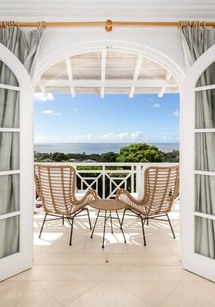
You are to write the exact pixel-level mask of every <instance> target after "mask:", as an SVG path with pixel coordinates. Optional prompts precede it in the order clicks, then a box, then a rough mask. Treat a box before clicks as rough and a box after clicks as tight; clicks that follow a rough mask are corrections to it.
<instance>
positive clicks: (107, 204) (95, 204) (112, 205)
mask: <svg viewBox="0 0 215 307" xmlns="http://www.w3.org/2000/svg"><path fill="white" fill-rule="evenodd" d="M125 206H126V204H125V203H123V202H122V201H120V200H118V199H99V198H98V199H96V200H93V201H92V202H91V203H90V207H92V208H95V209H98V210H105V211H111V210H115V211H116V210H121V209H124V208H125Z"/></svg>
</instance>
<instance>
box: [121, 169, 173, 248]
mask: <svg viewBox="0 0 215 307" xmlns="http://www.w3.org/2000/svg"><path fill="white" fill-rule="evenodd" d="M178 193H179V167H178V165H176V166H150V167H148V168H146V170H145V172H144V195H143V196H142V198H141V199H136V198H134V197H133V196H132V195H131V193H129V192H128V191H127V190H125V189H119V190H118V191H117V194H116V198H117V199H120V200H121V201H123V202H125V204H126V208H125V210H124V213H123V218H122V224H123V221H124V216H125V214H126V211H127V210H130V211H132V212H133V213H135V214H137V215H138V216H139V217H140V218H141V223H142V231H143V241H144V245H146V236H145V230H144V226H145V222H147V224H148V222H149V219H159V220H162V221H167V222H169V225H170V228H171V231H172V235H173V238H174V239H175V234H174V231H173V227H172V224H171V222H170V218H169V215H168V213H169V212H170V211H171V209H172V206H173V203H174V201H175V199H176V198H177V196H178ZM163 216H164V217H165V218H166V219H161V217H163Z"/></svg>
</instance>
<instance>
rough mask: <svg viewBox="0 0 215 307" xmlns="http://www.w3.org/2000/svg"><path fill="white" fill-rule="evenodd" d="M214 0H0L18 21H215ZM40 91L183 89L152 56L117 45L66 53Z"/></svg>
mask: <svg viewBox="0 0 215 307" xmlns="http://www.w3.org/2000/svg"><path fill="white" fill-rule="evenodd" d="M214 17H215V0H201V1H200V0H109V1H106V0H61V1H56V0H54V1H51V0H43V1H37V0H25V1H15V0H7V1H2V0H1V1H0V19H1V20H13V21H19V22H22V21H23V22H24V21H47V22H48V21H64V22H65V21H105V20H107V19H111V20H112V21H180V20H201V21H214ZM35 91H36V92H42V93H43V94H44V95H46V94H47V93H49V92H53V93H56V92H60V93H70V94H71V95H72V96H73V97H75V96H76V95H77V94H80V93H82V94H100V96H101V97H104V95H105V94H116V93H118V94H127V95H129V96H130V97H133V95H134V94H140V93H157V94H158V95H159V96H160V97H162V95H163V94H164V93H174V92H178V85H177V83H176V81H175V80H174V79H173V77H172V76H171V74H170V73H169V72H168V71H167V70H166V68H165V67H162V66H161V65H160V64H158V63H156V62H154V61H152V60H151V59H149V58H145V57H142V56H140V55H135V54H131V53H128V52H123V51H117V50H97V51H95V52H86V53H84V54H78V55H75V56H72V57H66V58H64V59H63V60H61V61H60V62H58V63H55V64H54V65H53V66H52V67H50V68H49V69H48V70H47V71H46V72H45V73H43V75H42V76H41V78H40V80H38V82H37V84H36V87H35Z"/></svg>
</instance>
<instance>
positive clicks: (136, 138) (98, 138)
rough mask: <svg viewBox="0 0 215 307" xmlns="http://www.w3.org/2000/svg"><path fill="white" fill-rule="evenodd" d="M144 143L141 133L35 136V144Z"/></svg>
mask: <svg viewBox="0 0 215 307" xmlns="http://www.w3.org/2000/svg"><path fill="white" fill-rule="evenodd" d="M47 111H48V110H47ZM49 114H51V113H49ZM144 141H145V137H144V134H143V132H141V131H134V132H122V133H114V132H109V133H106V134H103V135H95V134H90V133H89V134H81V135H63V136H61V135H58V136H57V135H55V136H53V137H44V136H42V137H39V136H35V143H108V142H109V143H117V142H119V143H123V142H125V143H129V142H136V143H137V142H140V143H141V142H144Z"/></svg>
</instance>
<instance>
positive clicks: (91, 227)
mask: <svg viewBox="0 0 215 307" xmlns="http://www.w3.org/2000/svg"><path fill="white" fill-rule="evenodd" d="M85 210H87V215H88V221H89V225H90V230H91V229H92V224H91V220H90V214H89V209H88V208H85Z"/></svg>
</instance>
